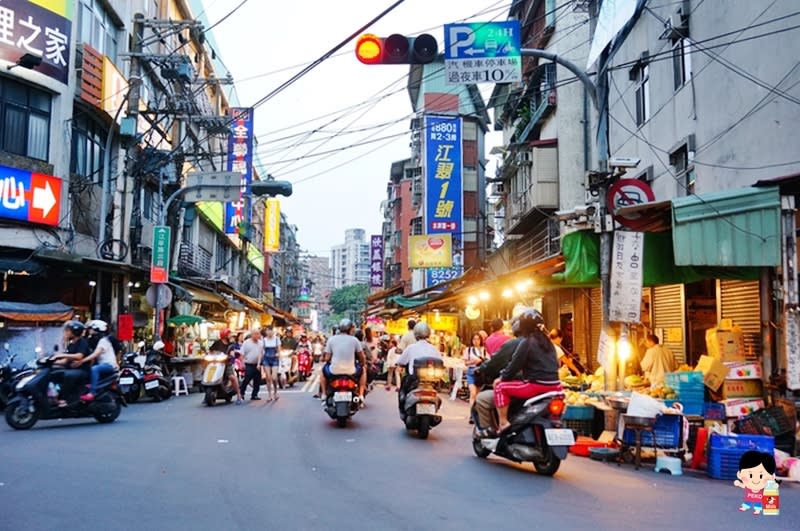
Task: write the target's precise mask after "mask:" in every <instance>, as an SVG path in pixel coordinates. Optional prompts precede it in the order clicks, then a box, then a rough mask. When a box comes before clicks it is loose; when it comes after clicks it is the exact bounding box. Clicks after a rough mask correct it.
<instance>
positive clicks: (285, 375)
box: [278, 349, 300, 389]
mask: <svg viewBox="0 0 800 531" xmlns="http://www.w3.org/2000/svg"><path fill="white" fill-rule="evenodd" d="M278 356H279V360H280V365H278V386H279V387H280V388H281V389H283V388H284V387H292V386H293V385H294V384H295V382H297V381H298V380H299V379H300V375H299V374H298V372H297V354H295V352H294V351H293V350H285V349H283V350H281V351H280V353H279V354H278Z"/></svg>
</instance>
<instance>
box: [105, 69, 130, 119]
mask: <svg viewBox="0 0 800 531" xmlns="http://www.w3.org/2000/svg"><path fill="white" fill-rule="evenodd" d="M127 93H128V81H127V80H126V79H125V76H123V75H122V72H120V71H119V68H117V66H116V65H115V64H114V63H113V62H112V61H111V59H109V58H108V57H107V56H103V91H102V98H103V99H102V102H101V107H102V108H103V110H104V111H105V112H106V114H108V115H109V116H111V117H112V118H113V117H115V116H116V117H117V121H121V120H122V118H123V114H122V113H121V112H119V110H120V109H121V108H122V106H123V105H125V103H126V102H127V101H128V100H127V98H126V96H127Z"/></svg>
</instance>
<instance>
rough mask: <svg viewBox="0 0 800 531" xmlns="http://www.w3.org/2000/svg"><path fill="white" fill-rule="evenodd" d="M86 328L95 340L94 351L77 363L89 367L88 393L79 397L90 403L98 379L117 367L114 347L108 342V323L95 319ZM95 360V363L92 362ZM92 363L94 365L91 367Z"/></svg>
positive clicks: (95, 390)
mask: <svg viewBox="0 0 800 531" xmlns="http://www.w3.org/2000/svg"><path fill="white" fill-rule="evenodd" d="M86 324H87V328H88V330H89V336H90V337H91V338H92V339H93V340H96V343H97V344H96V345H95V348H94V351H93V352H92V353H91V354H90V355H89V356H87V357H85V358H83V359H82V360H80V361H79V362H78V364H79V365H88V366H89V367H91V379H90V381H89V392H88V393H87V394H85V395H81V400H83V401H84V402H91V401H92V400H94V395H95V393H96V392H97V382H99V381H100V378H101V377H103V376H107V375H109V374H113V373H114V372H115V371H116V370H117V369H119V365H117V356H116V354H115V353H114V346H113V345H112V344H111V341H109V340H108V337H107V333H108V323H106V322H105V321H101V320H99V319H96V320H94V321H89V322H88V323H86ZM95 360H97V362H96V363H94V361H95ZM92 363H94V365H92Z"/></svg>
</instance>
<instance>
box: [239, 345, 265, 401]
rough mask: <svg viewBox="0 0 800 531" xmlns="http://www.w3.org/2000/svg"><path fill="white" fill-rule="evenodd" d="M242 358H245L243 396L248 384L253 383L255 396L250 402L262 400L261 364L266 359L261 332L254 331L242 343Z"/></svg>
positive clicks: (252, 395) (251, 396) (251, 397)
mask: <svg viewBox="0 0 800 531" xmlns="http://www.w3.org/2000/svg"><path fill="white" fill-rule="evenodd" d="M241 351H242V357H243V358H244V380H243V381H242V386H241V389H242V395H243V396H244V393H245V391H246V390H247V384H249V383H250V382H252V383H253V394H251V395H250V400H261V399H260V398H259V397H258V391H259V390H260V389H261V369H260V366H261V362H262V360H263V358H264V343H263V342H262V340H261V331H259V330H253V331H252V332H250V337H249V338H248V339H247V340H246V341H244V343H242V346H241Z"/></svg>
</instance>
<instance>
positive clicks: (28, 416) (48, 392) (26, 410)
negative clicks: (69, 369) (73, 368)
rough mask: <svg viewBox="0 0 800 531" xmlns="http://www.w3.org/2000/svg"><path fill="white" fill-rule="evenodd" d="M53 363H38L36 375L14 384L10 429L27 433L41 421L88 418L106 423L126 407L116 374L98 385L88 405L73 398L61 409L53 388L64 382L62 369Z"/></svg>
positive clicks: (9, 409)
mask: <svg viewBox="0 0 800 531" xmlns="http://www.w3.org/2000/svg"><path fill="white" fill-rule="evenodd" d="M54 363H55V358H54V357H53V356H49V357H46V358H42V359H40V360H38V361H37V365H38V366H39V368H38V369H37V371H36V373H35V374H32V375H30V376H27V377H25V378H23V379H21V380H20V381H19V382H18V383H17V386H16V388H15V394H14V396H13V397H12V398H11V400H9V402H8V406H6V411H5V416H6V422H7V423H8V425H9V426H11V427H12V428H14V429H17V430H27V429H29V428H32V427H33V425H34V424H36V422H37V421H38V420H40V419H41V420H51V419H66V418H87V417H94V418H95V419H96V420H97V422H100V423H102V424H107V423H110V422H114V421H115V420H116V419H117V417H118V416H119V414H120V411H122V406H126V407H127V404H126V403H125V399H124V398H123V397H122V393H120V391H119V388H118V387H117V377H118V374H117V372H116V371H115V372H114V373H113V374H110V375H108V376H106V377H105V378H102V379H101V380H100V381H99V382H98V384H97V393H96V394H95V398H94V400H92V401H91V402H84V401H82V400H80V399H74V400H72V401H70V402H68V403H67V405H65V406H60V405H59V400H58V394H57V392H56V389H57V386H58V384H60V383H62V382H63V381H64V373H65V369H64V368H63V367H60V366H56V365H54ZM77 394H79V392H78V393H77ZM66 398H71V397H66Z"/></svg>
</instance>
